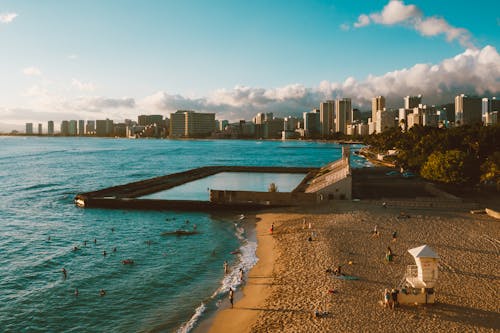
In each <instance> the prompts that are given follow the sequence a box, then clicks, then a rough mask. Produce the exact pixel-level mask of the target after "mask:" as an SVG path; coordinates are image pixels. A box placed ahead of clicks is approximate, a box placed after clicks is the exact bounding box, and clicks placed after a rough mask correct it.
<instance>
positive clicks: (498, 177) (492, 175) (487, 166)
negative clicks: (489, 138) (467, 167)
mask: <svg viewBox="0 0 500 333" xmlns="http://www.w3.org/2000/svg"><path fill="white" fill-rule="evenodd" d="M481 172H482V173H481V181H482V182H493V183H495V184H496V185H497V189H498V190H500V152H499V151H497V152H495V153H494V154H492V155H491V156H490V157H488V158H487V159H486V161H485V162H484V163H483V164H482V165H481Z"/></svg>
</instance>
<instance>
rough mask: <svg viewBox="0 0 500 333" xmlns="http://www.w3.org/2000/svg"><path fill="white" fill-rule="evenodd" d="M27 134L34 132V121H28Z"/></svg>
mask: <svg viewBox="0 0 500 333" xmlns="http://www.w3.org/2000/svg"><path fill="white" fill-rule="evenodd" d="M26 134H28V135H32V134H33V123H26Z"/></svg>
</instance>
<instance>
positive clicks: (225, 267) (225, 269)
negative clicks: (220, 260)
mask: <svg viewBox="0 0 500 333" xmlns="http://www.w3.org/2000/svg"><path fill="white" fill-rule="evenodd" d="M227 273H229V265H228V263H227V261H224V274H227Z"/></svg>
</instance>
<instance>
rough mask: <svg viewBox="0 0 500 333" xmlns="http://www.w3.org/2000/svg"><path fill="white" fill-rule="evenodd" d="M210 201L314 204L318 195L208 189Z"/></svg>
mask: <svg viewBox="0 0 500 333" xmlns="http://www.w3.org/2000/svg"><path fill="white" fill-rule="evenodd" d="M210 202H212V203H216V204H229V203H232V204H233V203H234V204H237V203H246V204H247V203H253V204H263V205H286V206H288V205H290V206H292V205H293V206H295V205H310V204H316V203H318V202H319V197H318V196H317V195H316V194H315V193H296V192H252V191H220V190H210Z"/></svg>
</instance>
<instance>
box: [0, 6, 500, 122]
mask: <svg viewBox="0 0 500 333" xmlns="http://www.w3.org/2000/svg"><path fill="white" fill-rule="evenodd" d="M393 2H396V4H394V3H393V4H391V1H388V0H386V1H378V0H377V1H374V0H370V1H360V0H356V1H353V0H350V1H348V0H341V1H319V0H317V1H314V0H310V1H259V0H257V1H249V2H243V1H225V0H224V1H222V0H213V1H194V0H183V1H180V0H179V1H173V0H172V1H139V0H137V1H127V0H120V1H118V0H115V1H111V0H110V1H92V0H84V1H76V0H73V1H49V0H46V1H39V0H32V1H29V0H25V1H2V0H0V45H2V47H1V49H2V52H0V123H4V124H14V123H17V124H21V123H24V122H27V121H33V122H38V121H44V122H45V121H46V120H48V119H49V118H53V119H54V120H56V121H57V120H62V119H70V118H71V119H96V118H103V117H110V118H113V119H115V120H122V119H123V118H125V117H135V116H136V115H137V114H141V113H162V114H165V115H167V114H168V113H169V112H173V111H175V109H176V108H193V109H196V110H198V111H210V112H216V113H217V117H218V118H226V119H230V120H236V119H239V118H242V119H243V118H246V119H249V117H251V115H252V114H253V113H254V112H259V111H274V112H275V113H277V114H282V115H286V114H297V113H300V112H303V111H307V110H308V109H310V108H312V107H315V106H317V103H319V101H320V100H321V99H322V98H334V97H340V96H342V97H352V98H353V102H354V104H356V103H357V104H359V105H361V106H363V105H366V101H367V100H368V99H370V98H371V97H373V96H371V94H375V95H378V94H387V95H389V97H390V96H392V95H394V99H395V100H396V96H403V95H401V94H413V93H414V94H418V93H421V92H422V91H423V92H424V97H425V96H428V97H429V99H428V101H429V102H433V103H435V102H439V101H440V99H447V98H449V96H451V95H453V94H456V93H461V92H466V93H475V94H485V95H494V94H497V93H498V92H499V91H500V74H499V73H500V69H498V67H499V66H500V63H498V62H499V60H498V59H499V58H497V56H498V53H497V50H498V48H499V45H500V11H499V9H500V5H498V4H497V2H496V1H493V0H491V1H484V0H478V1H475V2H474V3H473V6H472V5H471V3H470V2H468V1H467V2H466V1H435V0H434V1H430V0H429V1H417V0H415V1H412V2H410V1H404V2H402V1H393ZM384 10H385V11H384ZM360 15H366V19H364V20H362V18H361V17H360ZM447 37H448V38H447ZM468 48H470V49H471V50H470V52H472V53H467V52H468V51H467V49H468ZM485 48H486V49H485ZM472 49H474V51H473V50H472ZM474 52H476V53H474ZM459 55H462V57H463V58H467V59H468V60H463V61H462V62H472V63H473V64H472V65H470V70H472V71H475V70H476V71H477V72H485V73H490V75H493V78H491V77H490V78H489V79H487V80H486V81H483V78H481V77H479V78H478V77H474V78H471V77H460V78H459V79H458V80H457V77H456V76H457V75H459V76H460V74H457V73H455V72H453V71H450V70H449V68H448V67H450V66H452V68H453V69H455V70H456V71H458V70H461V71H463V70H464V67H463V66H465V65H463V64H461V63H458V61H456V62H457V63H454V64H452V65H445V64H444V62H446V59H448V60H449V59H454V58H455V57H457V56H459ZM478 59H482V60H478ZM484 59H487V62H489V64H488V66H489V67H488V68H483V67H484V66H483V63H484ZM416 64H425V65H428V68H427V70H429V71H430V70H431V67H432V66H439V69H441V72H440V73H441V74H440V76H439V77H437V78H436V79H438V80H443V82H441V83H440V84H441V85H440V86H446V87H447V88H445V89H444V90H445V91H443V93H442V94H438V95H436V96H430V94H429V93H428V92H427V90H426V88H425V87H424V86H422V87H419V86H418V84H417V83H415V82H413V81H412V80H418V78H413V76H415V75H417V76H418V75H424V74H423V73H421V71H422V70H424V71H425V70H426V69H425V68H424V69H421V68H416V69H414V70H412V72H411V73H409V74H408V73H406V74H405V72H404V70H405V69H406V70H410V69H412V68H414V66H415V65H416ZM446 66H448V67H446ZM460 66H462V67H460ZM466 66H469V65H466ZM477 66H483V67H481V68H477ZM387 73H393V75H392V76H391V75H389V76H387ZM394 73H395V74H394ZM398 73H399V74H398ZM401 73H402V74H401ZM401 75H406V77H403V78H400V77H401ZM408 75H410V77H409V76H408ZM393 76H397V78H396V79H395V78H394V77H393ZM444 76H447V77H444ZM425 77H428V75H424V76H423V79H425ZM452 77H453V80H452V79H451V78H452ZM391 79H392V80H393V81H392V83H390V80H391ZM423 79H422V81H424V80H423ZM398 80H403V81H404V84H405V87H406V88H405V89H406V90H405V89H398V88H396V87H395V82H400V81H398ZM461 80H462V81H463V82H462V81H461ZM471 80H472V82H471ZM457 81H460V82H459V83H460V84H456V82H457ZM453 82H455V83H453ZM422 84H424V82H422ZM385 85H391V87H392V88H391V87H385ZM377 86H382V87H384V88H383V89H382V88H381V89H380V92H379V91H377ZM355 89H356V90H355ZM460 89H462V90H463V91H455V90H460ZM431 91H432V90H431ZM425 93H427V94H425ZM365 94H366V95H367V96H365ZM424 101H425V99H424ZM394 104H397V103H396V102H394ZM394 106H395V107H397V105H394ZM48 117H49V118H48Z"/></svg>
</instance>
